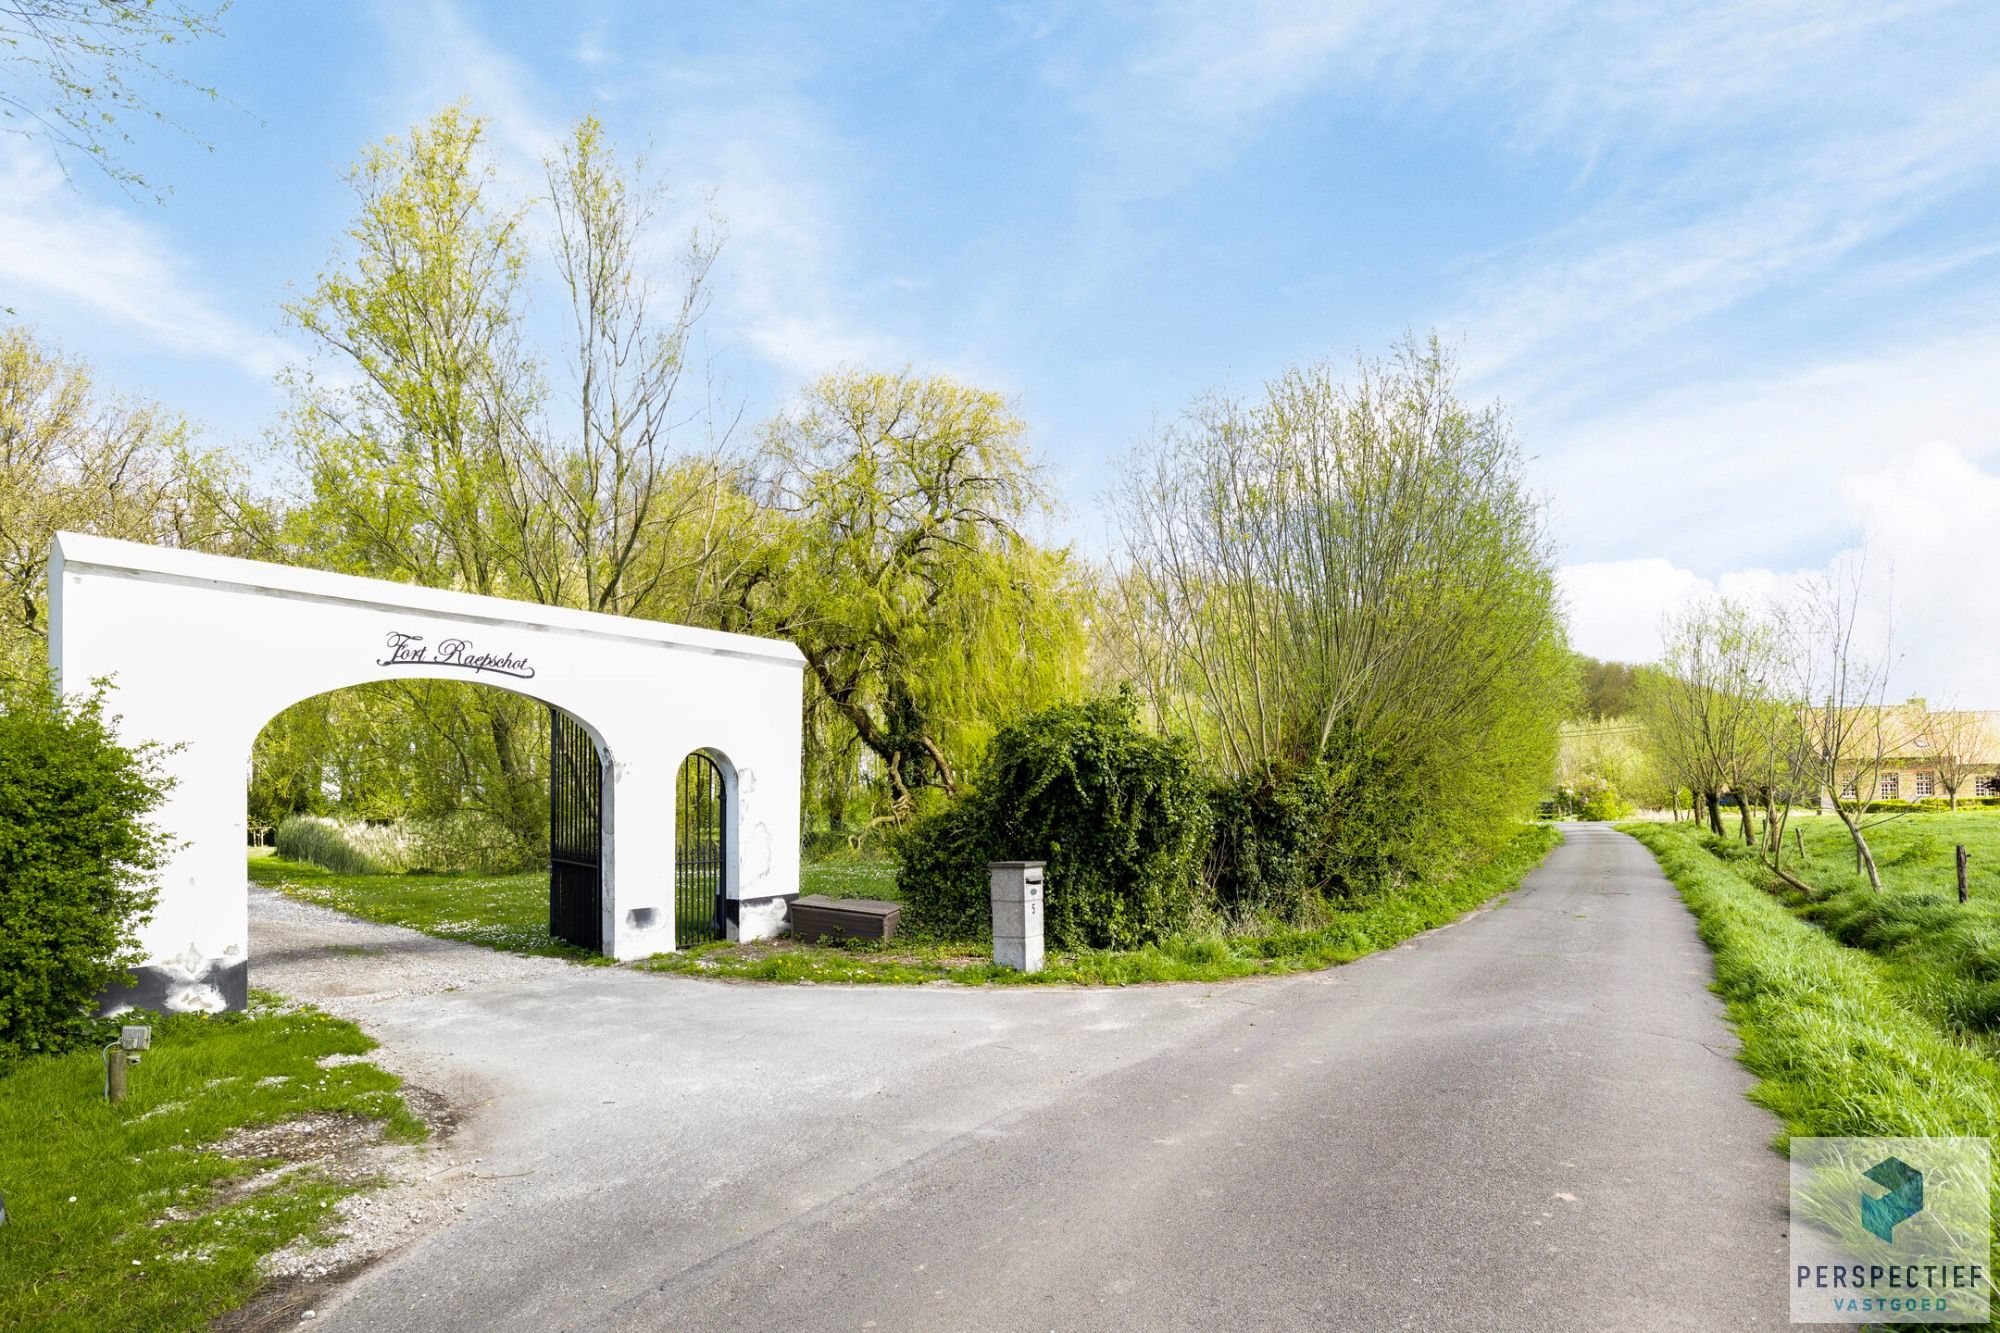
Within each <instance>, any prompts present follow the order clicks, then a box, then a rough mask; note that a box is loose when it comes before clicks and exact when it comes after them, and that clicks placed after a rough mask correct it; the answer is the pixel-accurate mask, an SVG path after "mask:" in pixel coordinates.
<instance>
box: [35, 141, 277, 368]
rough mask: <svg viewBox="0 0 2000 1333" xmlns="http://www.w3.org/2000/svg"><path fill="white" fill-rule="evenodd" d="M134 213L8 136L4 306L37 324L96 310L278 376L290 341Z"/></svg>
mask: <svg viewBox="0 0 2000 1333" xmlns="http://www.w3.org/2000/svg"><path fill="white" fill-rule="evenodd" d="M129 207H131V206H130V205H128V206H126V207H114V206H110V205H106V204H100V203H95V202H92V201H91V200H89V199H88V198H86V197H85V196H84V195H83V194H81V193H79V192H78V191H77V190H75V189H72V188H71V186H70V185H69V183H68V181H67V180H66V179H65V178H64V176H63V174H62V172H61V170H60V168H58V167H57V165H56V164H55V163H54V162H53V161H52V160H51V159H50V158H49V157H48V156H47V155H46V154H44V153H42V152H41V151H39V150H38V149H36V148H34V147H33V146H31V145H27V144H22V143H18V142H15V141H13V140H10V139H5V138H0V305H11V306H13V307H14V308H15V310H16V311H17V312H18V313H19V314H21V315H22V316H24V317H33V318H36V319H37V322H55V321H54V320H53V319H50V320H46V321H44V320H42V319H41V316H42V314H43V312H44V310H46V311H47V312H49V313H50V314H51V315H69V316H72V317H73V316H74V315H76V314H77V313H79V312H88V313H89V314H91V315H95V316H98V317H101V318H103V319H106V320H108V321H110V322H111V323H112V324H114V325H116V326H118V327H119V328H121V329H124V330H126V331H129V332H131V333H135V334H137V335H139V336H140V337H143V338H145V339H147V340H148V341H150V342H152V343H154V344H155V345H157V346H159V347H161V348H164V349H166V350H168V351H171V352H174V353H176V354H179V355H184V356H195V357H208V358H214V359H216V360H221V361H227V362H230V363H233V364H234V365H236V366H239V367H241V368H242V369H244V370H247V371H249V372H250V373H251V374H253V375H255V376H257V377H258V378H260V379H268V378H269V377H270V376H271V375H273V374H274V373H276V371H277V370H278V368H279V367H280V366H281V365H283V364H284V362H285V360H286V349H285V346H284V344H283V343H282V342H281V341H280V340H279V339H278V338H276V337H275V336H273V335H271V334H267V333H265V332H263V331H261V330H259V329H256V328H254V327H252V326H251V325H249V324H247V323H245V322H244V321H242V320H240V319H238V318H236V317H235V316H234V315H231V314H229V313H228V312H227V311H226V310H224V309H223V307H222V305H221V304H220V302H219V301H218V299H217V298H216V296H215V295H214V294H213V293H212V292H210V291H209V290H207V288H206V286H205V284H204V280H203V277H202V275H201V274H200V273H199V272H197V271H196V268H195V266H194V265H193V264H192V263H191V262H189V261H188V260H187V259H186V258H185V257H184V256H182V255H181V254H180V253H179V252H178V251H176V250H175V249H174V247H172V246H171V245H169V244H168V243H167V242H166V241H165V240H163V239H162V238H161V236H160V234H159V232H158V230H157V229H156V228H155V227H154V226H152V225H150V224H149V223H148V222H145V221H141V220H139V219H138V218H136V217H134V216H133V215H132V213H131V212H129V211H127V209H128V208H129Z"/></svg>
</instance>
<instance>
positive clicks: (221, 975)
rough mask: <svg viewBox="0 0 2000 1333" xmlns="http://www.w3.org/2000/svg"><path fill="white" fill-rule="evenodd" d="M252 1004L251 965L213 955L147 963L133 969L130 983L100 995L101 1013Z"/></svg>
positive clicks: (201, 1010)
mask: <svg viewBox="0 0 2000 1333" xmlns="http://www.w3.org/2000/svg"><path fill="white" fill-rule="evenodd" d="M249 1006H250V964H249V962H248V961H247V960H245V959H242V958H210V959H200V960H191V962H189V963H147V964H146V965H144V966H143V967H135V968H133V969H132V980H131V983H130V984H129V985H122V986H113V987H111V988H110V989H109V990H107V991H105V992H104V994H102V995H100V996H98V997H97V1012H98V1013H99V1014H100V1015H110V1014H119V1013H123V1012H124V1011H125V1010H127V1009H152V1010H155V1011H157V1012H159V1013H163V1014H214V1013H220V1012H222V1011H223V1010H225V1009H230V1010H242V1009H247V1008H248V1007H249Z"/></svg>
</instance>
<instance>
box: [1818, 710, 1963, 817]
mask: <svg viewBox="0 0 2000 1333" xmlns="http://www.w3.org/2000/svg"><path fill="white" fill-rule="evenodd" d="M1858 730H1859V731H1860V732H1861V733H1863V734H1862V735H1858V736H1857V737H1856V740H1857V741H1858V742H1859V743H1860V746H1861V747H1863V748H1865V750H1866V754H1865V755H1864V754H1857V755H1856V758H1857V762H1856V763H1855V764H1854V766H1853V767H1854V768H1855V769H1856V770H1858V771H1859V772H1860V773H1862V774H1868V773H1871V772H1872V773H1873V775H1874V781H1875V790H1874V791H1873V792H1872V793H1863V795H1865V796H1867V797H1868V798H1869V799H1872V800H1880V801H1928V800H1951V801H1957V800H1962V799H1965V798H1968V797H1979V798H1982V799H1996V798H2000V712H1994V711H1986V710H1978V709H1950V710H1945V709H1932V708H1930V707H1929V706H1928V705H1926V704H1925V702H1924V700H1922V699H1911V700H1909V701H1908V702H1907V703H1900V704H1890V705H1888V706H1886V707H1884V708H1883V709H1882V710H1881V713H1880V723H1879V730H1878V729H1877V728H1869V727H1862V728H1859V729H1858ZM1878 754H1879V756H1880V759H1879V762H1877V759H1876V756H1877V755H1878ZM1841 795H1842V796H1843V797H1846V798H1848V799H1853V798H1854V796H1855V795H1856V792H1855V779H1854V778H1852V777H1850V778H1849V779H1848V781H1847V785H1846V787H1845V789H1844V790H1843V791H1842V792H1841Z"/></svg>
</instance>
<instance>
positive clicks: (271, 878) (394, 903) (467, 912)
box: [250, 849, 607, 963]
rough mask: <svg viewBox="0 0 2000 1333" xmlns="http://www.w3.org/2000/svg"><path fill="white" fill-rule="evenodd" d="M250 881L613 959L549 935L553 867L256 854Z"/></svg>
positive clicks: (344, 906) (467, 931)
mask: <svg viewBox="0 0 2000 1333" xmlns="http://www.w3.org/2000/svg"><path fill="white" fill-rule="evenodd" d="M258 850H262V849H258ZM250 879H251V881H252V882H253V883H257V884H262V885H264V886H265V887H267V888H272V889H277V890H278V891H280V892H281V893H284V894H286V895H288V896H290V897H293V898H297V899H299V900H300V901H301V902H308V903H313V904H316V905H318V906H320V907H331V908H332V909H333V910H335V911H336V912H345V913H347V914H348V915H349V916H358V917H362V918H365V919H366V920H369V921H381V922H384V923H386V924H388V925H392V926H408V927H409V928H410V929H412V930H421V931H423V932H424V933H425V934H426V935H437V936H440V937H442V938H444V939H448V940H463V941H464V942H465V943H467V944H481V945H484V946H486V947H487V948H489V949H506V950H509V951H511V952H514V953H528V954H546V955H550V956H553V957H557V958H568V959H572V960H574V961H576V962H579V963H603V962H606V961H607V960H606V959H605V958H603V957H602V956H600V955H598V954H595V953H592V952H590V951H589V950H588V949H579V948H577V947H576V946H575V945H573V944H570V943H567V942H565V941H563V940H559V939H556V938H555V937H554V936H553V935H550V934H549V876H548V872H547V871H545V870H531V871H526V872H524V873H522V874H518V875H433V874H428V873H425V872H422V871H414V872H412V873H410V874H407V875H337V874H335V873H334V872H333V871H331V870H327V869H325V868H324V867H321V866H316V865H310V864H308V863H306V862H303V861H287V860H286V859H284V858H283V857H281V856H275V855H270V854H265V855H257V854H255V853H254V852H253V854H252V855H251V857H250Z"/></svg>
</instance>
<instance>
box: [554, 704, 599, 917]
mask: <svg viewBox="0 0 2000 1333" xmlns="http://www.w3.org/2000/svg"><path fill="white" fill-rule="evenodd" d="M603 829H604V765H603V764H602V762H600V761H599V759H598V757H597V745H596V743H595V742H594V741H592V740H591V739H590V733H589V732H587V731H585V730H584V729H583V725H582V724H581V723H579V722H578V721H577V720H576V719H575V718H573V717H571V716H570V715H569V714H568V713H565V712H563V711H562V710H561V709H560V708H551V709H549V934H551V935H553V936H555V937H556V938H557V939H559V940H568V941H569V942H570V943H571V944H574V945H576V946H577V947H578V948H580V949H589V950H591V951H592V952H596V951H598V950H601V949H602V948H603V947H604V834H603Z"/></svg>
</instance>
